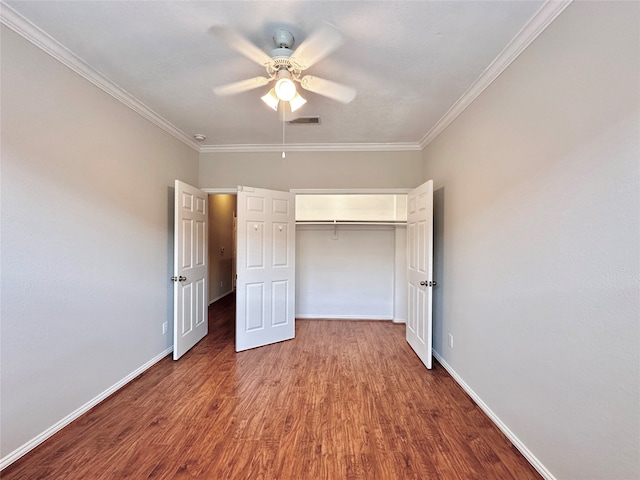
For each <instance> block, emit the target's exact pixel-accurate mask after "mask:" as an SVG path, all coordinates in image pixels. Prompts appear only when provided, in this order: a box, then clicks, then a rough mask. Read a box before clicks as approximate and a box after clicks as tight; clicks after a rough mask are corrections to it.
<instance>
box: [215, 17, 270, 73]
mask: <svg viewBox="0 0 640 480" xmlns="http://www.w3.org/2000/svg"><path fill="white" fill-rule="evenodd" d="M209 31H210V32H212V33H213V34H214V35H216V36H217V37H218V38H220V39H221V40H223V41H224V42H225V43H226V44H227V45H228V46H230V47H231V48H233V49H234V50H236V51H237V52H240V53H241V54H242V55H244V56H245V57H247V58H248V59H249V60H253V61H254V62H256V63H257V64H259V65H262V66H263V67H264V66H267V65H268V64H269V63H271V57H270V56H269V55H267V54H266V53H265V52H263V51H262V50H260V49H259V48H258V47H256V46H255V45H254V44H253V43H251V42H250V41H249V40H247V39H246V38H244V37H243V36H242V35H240V34H239V33H238V32H236V31H235V30H232V29H231V28H229V27H226V26H224V25H215V26H213V27H211V28H210V29H209Z"/></svg>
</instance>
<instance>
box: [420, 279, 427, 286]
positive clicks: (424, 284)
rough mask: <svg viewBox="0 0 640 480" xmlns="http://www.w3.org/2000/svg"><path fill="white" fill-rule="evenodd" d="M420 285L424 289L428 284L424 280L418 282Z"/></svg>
mask: <svg viewBox="0 0 640 480" xmlns="http://www.w3.org/2000/svg"><path fill="white" fill-rule="evenodd" d="M420 285H421V286H423V287H426V286H428V285H429V282H427V281H426V280H423V281H422V282H420Z"/></svg>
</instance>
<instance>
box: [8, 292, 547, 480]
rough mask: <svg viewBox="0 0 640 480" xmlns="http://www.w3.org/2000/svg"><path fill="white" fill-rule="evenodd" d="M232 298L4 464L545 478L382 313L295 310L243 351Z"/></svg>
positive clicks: (131, 472)
mask: <svg viewBox="0 0 640 480" xmlns="http://www.w3.org/2000/svg"><path fill="white" fill-rule="evenodd" d="M234 311H235V305H234V298H233V296H228V297H226V298H224V299H222V300H220V301H218V302H216V303H215V304H214V305H212V307H211V308H210V310H209V335H208V336H207V337H205V339H204V340H202V341H201V342H200V343H199V344H198V345H196V347H195V348H194V349H193V350H192V351H191V352H189V353H187V354H186V355H185V356H184V357H183V358H182V359H181V360H179V361H178V362H174V361H173V360H171V357H170V356H168V357H167V358H165V359H163V360H162V361H160V362H159V363H158V364H156V365H155V366H153V367H152V368H150V369H149V370H147V371H146V372H145V373H144V374H142V375H141V376H140V377H138V378H137V379H136V380H134V381H133V382H131V383H130V384H129V385H127V386H126V387H124V388H122V389H121V390H120V391H118V392H117V393H115V394H114V395H113V396H111V397H110V398H108V399H107V400H105V401H104V402H102V403H101V404H100V405H98V406H96V407H95V408H93V409H92V410H91V411H89V412H88V413H86V414H85V415H83V416H82V417H81V418H79V419H78V420H76V421H75V422H73V423H72V424H71V425H69V426H68V427H66V428H65V429H63V430H62V431H60V432H59V433H57V434H56V435H54V436H53V437H52V438H50V439H49V440H47V441H46V442H44V443H43V444H42V445H40V446H39V447H37V448H36V449H35V450H33V451H32V452H30V453H29V454H27V455H26V456H25V457H23V458H21V459H20V460H18V461H17V462H15V463H14V464H13V465H11V466H9V467H8V468H7V469H6V470H5V471H3V472H2V475H1V477H2V479H3V480H18V479H25V480H26V479H29V480H36V479H56V480H63V479H66V480H75V479H83V480H101V479H105V480H106V479H124V478H131V479H185V478H201V479H207V480H208V479H223V478H227V479H242V480H244V479H331V480H333V479H340V480H342V479H385V480H386V479H390V480H391V479H446V480H449V479H464V480H467V479H518V480H525V479H534V478H535V479H538V478H541V477H540V476H539V475H538V473H537V472H536V471H535V470H534V469H533V467H531V465H529V463H527V461H526V460H525V459H524V457H522V455H521V454H520V453H519V452H518V451H517V450H516V449H515V448H514V447H513V446H512V445H511V443H510V442H509V440H508V439H507V438H506V437H505V436H504V435H503V434H502V433H501V432H500V431H499V430H498V429H497V428H496V427H495V426H494V425H493V423H492V422H491V421H490V420H489V419H488V418H487V417H486V415H485V414H484V413H483V412H482V411H481V410H480V409H479V407H477V406H476V405H475V404H474V403H473V401H472V400H471V399H470V398H469V397H468V396H467V395H466V393H465V392H464V391H463V390H462V389H461V388H460V387H459V386H458V385H457V384H456V383H455V382H454V380H453V379H452V378H451V377H450V376H449V374H448V373H447V372H446V371H445V370H444V369H443V368H442V367H441V366H440V365H439V364H438V363H435V362H434V363H435V367H434V369H433V370H431V371H428V370H427V369H425V368H424V366H423V365H422V364H421V363H420V361H419V360H418V357H417V356H416V355H415V354H414V353H413V351H412V350H411V349H410V347H409V346H408V345H407V343H406V342H405V340H404V326H403V325H396V324H393V323H391V322H381V321H371V322H369V321H338V320H298V321H297V322H296V339H295V340H290V341H287V342H283V343H279V344H275V345H270V346H266V347H262V348H258V349H254V350H249V351H246V352H242V353H238V354H236V353H235V352H234V345H233V342H234Z"/></svg>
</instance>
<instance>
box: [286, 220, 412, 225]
mask: <svg viewBox="0 0 640 480" xmlns="http://www.w3.org/2000/svg"><path fill="white" fill-rule="evenodd" d="M406 224H407V222H406V221H387V222H384V221H376V220H296V225H383V226H395V225H406Z"/></svg>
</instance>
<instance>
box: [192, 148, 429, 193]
mask: <svg viewBox="0 0 640 480" xmlns="http://www.w3.org/2000/svg"><path fill="white" fill-rule="evenodd" d="M422 176H423V165H422V153H421V152H417V151H416V152H413V151H407V152H290V153H287V158H286V159H283V158H281V156H280V153H277V152H272V153H206V154H202V155H200V187H201V188H235V187H237V186H238V185H247V186H252V187H262V188H270V189H274V190H289V189H292V188H293V189H304V188H326V189H330V188H336V189H338V188H350V189H356V188H413V187H416V186H417V185H419V184H420V180H421V179H422Z"/></svg>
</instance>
